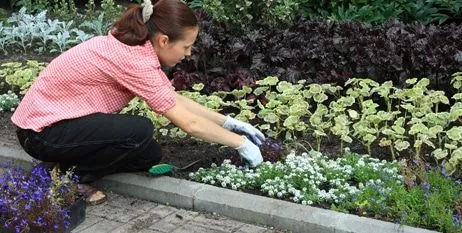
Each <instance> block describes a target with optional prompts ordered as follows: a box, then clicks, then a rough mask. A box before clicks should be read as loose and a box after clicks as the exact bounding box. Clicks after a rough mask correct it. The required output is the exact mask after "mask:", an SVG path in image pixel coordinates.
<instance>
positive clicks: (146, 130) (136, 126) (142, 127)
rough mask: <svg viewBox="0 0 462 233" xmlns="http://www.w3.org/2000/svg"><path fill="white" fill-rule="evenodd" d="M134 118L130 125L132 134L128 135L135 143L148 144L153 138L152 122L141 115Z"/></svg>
mask: <svg viewBox="0 0 462 233" xmlns="http://www.w3.org/2000/svg"><path fill="white" fill-rule="evenodd" d="M135 117H136V118H135V120H134V121H132V124H131V125H130V126H128V127H130V128H131V129H132V131H133V133H132V136H131V137H130V138H131V139H132V140H134V141H135V142H136V143H139V144H149V143H151V140H152V138H153V130H154V127H153V125H152V122H151V121H150V120H149V119H148V118H146V117H142V116H135Z"/></svg>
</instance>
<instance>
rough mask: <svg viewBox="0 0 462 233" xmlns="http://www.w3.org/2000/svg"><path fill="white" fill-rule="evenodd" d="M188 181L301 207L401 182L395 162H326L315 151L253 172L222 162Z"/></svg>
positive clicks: (353, 158) (350, 157)
mask: <svg viewBox="0 0 462 233" xmlns="http://www.w3.org/2000/svg"><path fill="white" fill-rule="evenodd" d="M190 178H191V179H193V180H195V181H198V182H203V183H208V184H212V185H217V186H222V187H228V188H232V189H235V190H245V189H259V190H260V191H261V192H263V193H265V194H267V195H268V196H272V197H273V196H274V197H277V198H280V199H284V200H290V201H293V202H296V203H301V204H304V205H312V204H319V205H321V204H322V205H324V204H333V203H339V202H342V201H345V200H351V199H353V198H354V197H355V196H357V194H358V193H359V192H360V191H361V190H363V189H365V188H366V187H367V185H369V184H380V185H383V186H384V187H386V186H389V185H391V184H402V182H403V181H402V176H400V175H399V174H398V164H397V163H390V162H385V161H379V160H377V159H375V158H371V157H369V156H367V155H357V154H353V153H349V154H346V155H345V156H344V157H342V158H338V159H336V160H329V159H328V158H327V157H326V156H324V155H322V154H321V153H319V152H316V151H310V152H309V153H302V154H301V155H296V153H295V152H292V153H290V154H289V155H287V157H286V159H285V160H284V161H279V162H276V163H271V162H265V163H263V164H262V165H261V166H260V167H258V168H257V169H255V170H254V169H249V168H246V167H236V166H235V165H232V164H231V163H230V161H229V160H225V161H224V162H223V164H222V165H221V166H216V165H214V166H212V167H211V168H209V169H199V170H198V171H197V172H195V173H191V174H190Z"/></svg>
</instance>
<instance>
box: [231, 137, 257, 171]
mask: <svg viewBox="0 0 462 233" xmlns="http://www.w3.org/2000/svg"><path fill="white" fill-rule="evenodd" d="M244 138H245V140H244V143H242V145H240V146H239V147H238V148H236V150H237V151H238V152H239V155H240V156H241V157H242V158H243V159H244V160H245V161H246V162H247V163H248V164H249V166H250V167H256V166H258V165H260V164H261V163H262V162H263V157H262V156H261V152H260V149H259V148H258V146H256V145H255V144H253V143H252V142H251V141H250V140H249V139H247V138H246V137H244Z"/></svg>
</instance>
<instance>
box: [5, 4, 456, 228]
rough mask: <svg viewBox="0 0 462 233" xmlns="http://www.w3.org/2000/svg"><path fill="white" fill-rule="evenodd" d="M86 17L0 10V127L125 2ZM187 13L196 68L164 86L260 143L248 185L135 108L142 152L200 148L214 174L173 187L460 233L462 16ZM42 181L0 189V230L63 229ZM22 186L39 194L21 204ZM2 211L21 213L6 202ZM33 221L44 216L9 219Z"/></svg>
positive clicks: (306, 9) (184, 68)
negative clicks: (197, 185) (41, 78)
mask: <svg viewBox="0 0 462 233" xmlns="http://www.w3.org/2000/svg"><path fill="white" fill-rule="evenodd" d="M83 2H84V3H77V4H76V3H75V2H74V1H72V0H60V1H53V2H51V1H42V0H27V1H10V6H8V9H9V10H10V11H11V12H10V13H9V14H8V17H5V19H3V20H1V21H0V50H1V51H2V54H3V56H2V57H1V58H2V63H1V66H0V90H1V91H2V92H1V93H0V114H2V116H4V117H5V118H6V117H9V116H11V115H8V114H10V112H14V110H15V107H16V106H17V105H18V103H19V102H20V100H21V97H22V96H23V95H24V93H26V92H27V90H28V88H29V87H30V85H31V84H32V82H33V81H34V80H35V79H36V78H37V76H38V74H39V73H40V72H41V71H42V70H43V69H44V68H45V67H46V65H47V64H48V62H50V61H51V60H52V58H53V57H55V56H56V55H58V54H60V53H62V52H64V51H66V50H67V49H69V48H70V47H72V46H74V45H76V44H79V43H81V42H83V41H85V40H88V39H90V38H92V37H94V36H98V35H104V34H106V33H107V30H108V28H109V27H110V26H111V24H112V22H113V20H114V17H115V15H117V14H118V12H120V10H122V9H123V4H126V3H127V2H135V1H124V2H119V1H116V2H114V1H112V0H103V1H100V2H98V3H100V4H99V5H96V4H95V1H92V0H89V1H83ZM187 2H188V4H190V6H191V7H193V8H195V9H196V10H197V16H198V18H199V19H200V21H201V27H202V29H201V32H200V35H199V38H198V40H197V42H196V44H195V46H194V49H193V55H192V56H191V57H189V58H187V59H185V60H184V61H183V62H182V63H181V64H179V65H177V66H176V67H174V68H173V69H169V70H165V72H166V73H167V74H168V77H169V78H170V79H171V81H172V83H173V85H174V86H175V88H176V89H177V90H179V93H180V94H182V95H184V96H187V97H189V98H191V99H193V100H195V101H196V102H198V103H200V104H202V105H204V106H207V107H208V108H210V109H213V110H215V111H218V112H221V113H224V114H228V115H231V116H233V117H235V118H236V119H239V120H242V121H246V122H250V123H252V124H253V125H256V126H257V128H259V129H260V130H261V131H262V132H264V134H265V135H266V136H267V138H268V139H267V141H266V142H264V144H263V145H262V146H261V151H262V155H263V157H264V160H265V162H264V163H263V164H262V165H260V166H259V167H257V168H254V169H252V168H249V167H248V166H247V164H246V163H245V161H242V160H240V158H239V156H238V155H237V154H233V153H229V152H227V151H226V149H225V148H222V147H218V146H216V145H209V144H206V143H205V142H201V141H198V140H193V139H188V138H187V137H188V136H187V134H186V133H185V132H183V131H182V130H180V129H178V128H176V127H174V126H173V124H171V123H170V122H169V121H168V120H167V118H165V117H163V116H162V115H158V114H155V113H154V112H153V111H152V110H151V109H150V108H149V106H148V105H147V104H146V103H145V102H144V101H143V100H141V99H139V98H134V99H132V100H131V101H130V103H129V104H128V105H127V106H126V107H125V108H124V109H122V110H121V112H120V113H124V114H137V115H142V116H145V117H147V118H149V119H150V120H151V121H152V123H153V125H154V129H155V131H154V132H153V136H154V137H156V138H165V140H166V141H168V142H172V143H173V142H175V139H178V138H183V139H188V143H189V144H188V146H187V147H184V148H185V150H188V149H191V151H194V150H193V149H192V148H194V147H195V146H197V145H205V146H204V147H208V148H212V149H210V150H209V152H210V151H213V153H214V155H208V156H211V157H213V156H216V158H212V159H214V160H204V161H203V162H201V163H198V165H197V166H192V167H191V170H189V171H188V173H189V174H187V175H183V176H181V175H180V177H179V178H183V179H190V180H193V181H196V182H201V183H206V184H210V185H215V186H219V187H223V188H229V189H232V190H237V191H243V192H250V193H254V194H255V193H256V194H258V195H265V196H269V197H273V198H278V199H282V200H286V201H290V202H295V203H299V204H301V205H311V206H317V207H321V208H326V209H331V210H335V211H340V212H344V213H351V214H356V215H359V216H366V217H371V218H376V219H380V220H385V221H390V222H394V223H396V224H405V225H410V226H415V227H421V228H427V229H432V230H437V231H441V232H450V233H452V232H461V231H462V226H461V223H460V221H461V220H462V185H461V178H462V173H461V171H462V170H461V169H462V124H461V122H462V44H461V43H460V41H461V40H462V24H461V23H462V21H461V19H462V18H461V17H462V14H461V12H462V10H461V7H462V2H461V1H460V0H456V1H444V0H431V1H420V0H412V1H411V0H409V1H404V0H393V1H381V0H374V1H359V0H358V1H330V2H328V1H310V0H290V1H261V2H255V1H246V0H244V1H243V0H232V1H215V0H192V1H187ZM30 53H32V54H34V56H28V55H27V54H29V55H30ZM14 54H23V55H22V56H21V57H20V59H15V57H14V56H13V55H14ZM40 56H42V57H45V58H48V59H37V57H40ZM204 147H202V148H204ZM182 148H183V147H182ZM225 152H226V153H227V154H226V155H222V156H220V155H219V154H223V153H225ZM190 153H191V154H194V153H196V154H198V156H199V154H200V153H201V152H190ZM202 153H203V152H202ZM191 157H194V156H191ZM223 158H225V159H223ZM172 159H173V158H172ZM179 160H180V159H179ZM211 161H213V162H211ZM199 167H200V168H199ZM45 174H46V172H45V170H44V168H34V169H33V170H32V172H31V175H29V176H27V175H24V174H23V173H21V172H20V171H18V170H15V169H12V170H10V171H9V172H8V173H6V174H5V175H4V177H2V185H3V189H2V190H1V191H2V192H1V193H0V195H1V196H0V197H1V199H0V211H1V212H0V213H1V214H0V219H8V221H6V224H5V226H4V227H7V228H9V229H12V230H13V231H17V232H19V231H22V230H27V229H30V228H32V227H44V228H46V229H49V230H50V231H55V230H56V231H60V230H62V229H66V228H67V227H68V225H69V222H68V216H67V215H66V214H65V208H63V207H65V206H68V205H69V203H70V202H69V200H74V199H75V197H73V196H72V197H71V196H69V197H67V196H63V197H57V196H56V195H55V194H57V193H59V194H61V193H63V192H64V193H72V192H67V191H70V190H72V187H73V186H72V185H71V184H72V183H73V182H72V172H71V171H68V172H67V173H65V175H56V174H57V173H56V171H52V172H51V174H52V176H51V177H45ZM53 174H55V175H53ZM38 177H40V178H38ZM58 178H59V179H58ZM19 181H21V182H19ZM56 181H60V182H57V183H56ZM12 184H17V185H18V186H11V185H12ZM24 185H25V186H24ZM55 185H61V186H59V187H58V186H55ZM67 185H70V186H67ZM31 186H34V187H36V189H35V190H39V191H43V192H42V193H37V192H32V193H30V192H29V191H28V190H29V189H30V188H29V187H31ZM5 187H6V188H5ZM12 187H13V188H12ZM57 187H58V189H56V188H57ZM15 190H16V191H15ZM62 191H63V192H62ZM11 195H19V196H18V198H19V199H20V200H26V199H29V200H30V201H29V202H27V201H21V202H12V201H11V200H12V199H11ZM27 195H29V196H30V198H25V197H26V196H27ZM29 196H27V197H29ZM45 197H46V198H45ZM38 206H40V207H47V208H50V211H49V212H47V213H49V214H50V216H48V215H47V217H46V218H39V217H38V216H39V215H37V214H36V213H37V212H34V211H28V213H29V214H28V215H23V214H25V213H23V212H21V211H23V210H25V209H28V210H34V208H39V207H38ZM63 211H64V212H63ZM20 216H27V217H20ZM58 217H59V218H58Z"/></svg>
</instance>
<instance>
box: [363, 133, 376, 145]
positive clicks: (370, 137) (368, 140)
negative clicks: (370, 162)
mask: <svg viewBox="0 0 462 233" xmlns="http://www.w3.org/2000/svg"><path fill="white" fill-rule="evenodd" d="M376 138H377V137H376V136H375V135H373V134H366V136H364V137H363V140H364V141H366V143H367V144H371V143H373V142H374V141H375V139H376Z"/></svg>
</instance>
